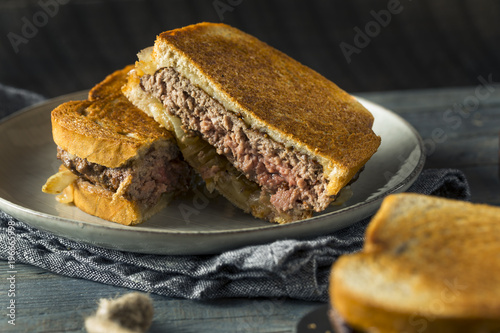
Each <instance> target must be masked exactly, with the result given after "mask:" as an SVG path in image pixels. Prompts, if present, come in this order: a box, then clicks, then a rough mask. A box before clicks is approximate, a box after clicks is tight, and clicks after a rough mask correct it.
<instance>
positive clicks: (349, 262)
mask: <svg viewBox="0 0 500 333" xmlns="http://www.w3.org/2000/svg"><path fill="white" fill-rule="evenodd" d="M498 272H500V208H499V207H494V206H489V205H484V204H472V203H468V202H463V201H458V200H450V199H443V198H437V197H432V196H425V195H420V194H413V193H403V194H396V195H391V196H388V197H387V198H385V199H384V201H383V203H382V206H381V207H380V209H379V211H378V212H377V213H376V215H375V216H374V217H373V219H372V221H371V222H370V225H369V226H368V229H367V230H366V239H365V244H364V247H363V250H362V251H361V252H358V253H355V254H351V255H345V256H342V257H341V258H339V259H338V260H337V262H336V263H335V264H334V265H333V269H332V272H331V276H330V286H329V294H330V300H331V305H332V310H331V319H332V321H333V323H334V324H335V325H336V331H338V332H354V331H355V332H387V333H390V332H394V333H399V332H407V333H417V332H419V333H422V332H423V333H435V332H439V333H441V332H450V333H454V332H456V333H461V332H468V333H475V332H477V333H479V332H499V331H500V275H499V274H498Z"/></svg>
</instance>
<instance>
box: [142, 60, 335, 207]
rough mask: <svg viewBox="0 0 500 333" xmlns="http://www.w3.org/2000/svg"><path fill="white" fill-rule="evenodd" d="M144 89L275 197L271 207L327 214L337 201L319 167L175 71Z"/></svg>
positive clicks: (163, 72)
mask: <svg viewBox="0 0 500 333" xmlns="http://www.w3.org/2000/svg"><path fill="white" fill-rule="evenodd" d="M141 87H142V88H143V89H144V91H146V92H148V93H149V94H151V95H153V96H154V97H156V98H158V99H159V100H161V101H162V103H163V104H164V105H165V106H166V108H167V110H168V112H170V113H171V114H173V115H175V116H177V117H179V118H180V119H181V121H182V124H183V128H184V130H186V131H193V132H195V133H196V134H198V135H200V136H201V137H202V138H203V139H204V140H206V141H207V142H208V143H210V144H211V145H212V146H214V147H215V148H216V150H217V153H218V154H221V155H224V156H226V157H227V158H228V160H229V161H230V162H231V163H232V164H233V165H234V166H235V167H236V168H237V169H238V170H240V171H241V172H242V174H243V175H245V176H246V177H247V178H248V179H250V180H252V181H254V182H256V183H258V184H259V185H260V186H261V187H262V188H263V190H265V191H268V192H269V193H271V203H272V204H273V205H274V206H275V207H276V208H277V209H278V210H282V211H287V210H291V209H293V208H297V207H300V208H301V209H304V210H308V209H309V210H310V209H313V210H315V211H322V210H323V209H325V208H326V207H327V206H328V204H329V203H330V202H331V201H332V200H333V198H332V197H330V196H328V195H327V194H326V180H325V178H324V176H323V167H322V166H321V165H320V164H319V163H318V162H316V161H314V160H312V159H310V158H309V157H308V156H307V155H304V154H301V153H299V152H297V151H294V150H293V149H292V148H286V147H285V146H284V145H283V144H281V143H278V142H276V141H273V140H272V139H270V138H269V137H268V135H267V134H265V133H261V132H259V131H257V130H254V129H251V128H250V127H249V126H248V125H247V124H246V123H245V122H244V121H243V120H242V119H241V117H239V116H238V115H236V114H235V113H233V112H229V111H227V110H226V109H225V108H224V106H222V105H221V104H220V103H219V102H217V101H216V100H215V99H213V98H212V97H211V96H209V95H208V94H207V93H205V92H204V91H203V90H202V89H200V88H198V87H196V86H194V85H193V84H191V82H190V81H189V80H188V79H187V78H185V77H183V76H181V75H180V74H179V73H178V72H176V71H175V70H174V69H173V68H163V69H160V70H158V71H157V72H156V73H155V74H154V75H144V76H143V77H142V79H141Z"/></svg>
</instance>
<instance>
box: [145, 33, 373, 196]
mask: <svg viewBox="0 0 500 333" xmlns="http://www.w3.org/2000/svg"><path fill="white" fill-rule="evenodd" d="M151 58H152V61H151V62H148V63H145V64H144V63H143V64H141V63H140V64H139V65H140V66H139V68H140V70H141V71H142V72H144V73H146V74H154V72H155V71H156V70H158V69H161V68H165V67H173V68H175V69H176V71H178V72H179V73H180V74H181V75H183V76H184V77H186V78H188V79H189V80H190V81H191V82H192V83H193V84H194V85H196V86H198V87H200V88H201V89H203V90H204V91H205V92H207V93H208V94H209V95H210V96H212V97H213V98H215V99H216V100H217V101H218V102H220V103H221V104H222V105H223V106H224V107H225V108H226V110H228V111H232V112H233V113H235V114H237V115H238V116H240V117H242V119H244V121H245V122H246V123H247V124H248V126H250V127H251V128H253V129H255V130H258V131H261V132H262V133H265V134H267V135H269V136H270V137H271V138H272V139H274V140H275V141H277V142H280V143H283V144H284V145H285V147H293V148H294V149H297V150H298V151H300V152H302V153H304V154H306V155H310V156H312V157H313V158H314V159H316V160H317V161H318V162H319V163H321V164H322V165H323V169H324V174H325V177H327V178H328V188H327V190H328V193H329V194H330V195H336V194H338V192H339V191H340V190H341V189H342V188H343V187H344V186H345V185H347V184H348V183H349V181H350V180H351V179H352V177H354V175H355V174H356V173H357V172H358V171H359V170H360V169H361V168H362V167H363V165H365V163H366V162H367V161H368V159H369V158H370V157H371V156H372V155H373V154H374V153H375V152H376V151H377V148H378V146H379V145H380V137H378V136H377V135H375V134H374V133H373V131H372V125H373V116H372V114H371V113H370V112H369V111H368V110H366V109H365V108H364V107H363V106H362V105H361V104H360V103H359V102H358V101H356V99H355V98H354V97H352V96H351V95H349V94H347V93H346V92H345V91H343V90H342V89H340V88H339V87H338V86H337V85H335V84H334V83H333V82H331V81H329V80H328V79H326V78H325V77H323V76H321V75H320V74H318V73H317V72H315V71H314V70H312V69H311V68H309V67H307V66H304V65H302V64H301V63H299V62H297V61H296V60H294V59H292V58H290V57H289V56H287V55H285V54H284V53H282V52H280V51H278V50H276V49H275V48H273V47H271V46H269V45H267V44H266V43H264V42H262V41H260V40H258V39H257V38H255V37H253V36H251V35H248V34H246V33H244V32H242V31H240V30H238V29H236V28H233V27H230V26H228V25H226V24H222V23H221V24H215V23H200V24H195V25H190V26H187V27H184V28H180V29H175V30H171V31H167V32H163V33H161V34H160V35H159V36H158V37H157V40H156V42H155V45H154V48H153V50H152V54H151Z"/></svg>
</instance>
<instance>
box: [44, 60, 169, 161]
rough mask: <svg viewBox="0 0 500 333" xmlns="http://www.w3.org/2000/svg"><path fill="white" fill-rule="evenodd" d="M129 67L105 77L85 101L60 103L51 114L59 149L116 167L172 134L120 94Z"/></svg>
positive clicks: (53, 132) (167, 138) (54, 136)
mask: <svg viewBox="0 0 500 333" xmlns="http://www.w3.org/2000/svg"><path fill="white" fill-rule="evenodd" d="M129 70H130V67H126V68H124V69H122V70H120V71H116V72H115V73H113V74H111V75H109V76H108V77H107V78H106V79H105V80H104V81H103V82H101V83H100V84H98V85H97V86H96V87H94V88H93V89H92V90H91V91H90V93H89V100H87V101H71V102H67V103H64V104H62V105H60V106H59V107H57V108H56V109H54V110H53V111H52V115H51V119H52V134H53V138H54V141H55V143H56V144H57V145H58V146H60V147H61V148H62V149H64V150H66V151H68V152H69V153H71V154H73V155H76V156H78V157H80V158H86V159H87V160H88V161H90V162H93V163H97V164H101V165H104V166H106V167H110V168H116V167H119V166H121V165H123V164H125V163H126V162H127V161H128V160H129V159H131V158H133V157H135V156H137V155H139V154H140V153H141V151H142V150H141V149H142V148H144V149H146V148H147V147H149V146H150V145H151V144H152V143H153V142H155V141H157V140H168V141H172V142H173V141H174V138H173V136H172V134H170V133H169V132H168V131H167V130H166V129H164V128H162V127H160V126H159V125H158V123H156V122H155V121H154V120H153V119H152V118H150V117H148V116H147V115H146V114H144V113H143V112H142V111H141V110H139V109H137V108H136V107H135V106H133V105H132V104H131V103H130V102H129V101H128V99H127V98H126V97H125V96H124V95H123V94H122V93H121V86H122V85H123V84H125V83H126V77H127V73H128V71H129Z"/></svg>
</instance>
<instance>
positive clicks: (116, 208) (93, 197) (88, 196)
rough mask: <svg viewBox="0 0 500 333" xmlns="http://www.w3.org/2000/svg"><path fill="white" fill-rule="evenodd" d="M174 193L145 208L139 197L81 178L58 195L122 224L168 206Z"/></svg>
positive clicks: (85, 210)
mask: <svg viewBox="0 0 500 333" xmlns="http://www.w3.org/2000/svg"><path fill="white" fill-rule="evenodd" d="M173 196H174V192H166V193H164V194H163V195H162V196H161V198H160V199H159V200H158V201H157V202H156V203H155V204H154V205H153V206H151V207H147V208H146V207H145V206H144V205H141V204H140V203H139V202H137V201H131V200H127V199H126V198H124V197H123V196H119V195H118V196H117V195H116V193H114V192H112V191H109V190H107V189H105V188H103V187H102V186H99V185H94V184H92V183H90V182H87V181H85V180H83V179H81V178H78V179H77V180H76V181H74V182H73V183H71V184H70V185H69V186H68V187H66V188H65V189H64V190H63V192H62V193H61V194H60V196H59V197H60V198H61V197H62V199H61V200H65V201H66V202H65V203H71V202H72V203H74V204H75V206H77V207H78V208H79V209H80V210H82V211H84V212H85V213H87V214H90V215H94V216H97V217H100V218H102V219H104V220H108V221H112V222H116V223H119V224H123V225H136V224H140V223H142V222H144V221H146V220H148V219H149V218H150V217H151V216H153V215H155V214H156V213H158V212H159V211H161V210H162V209H163V208H165V206H166V205H167V204H168V203H169V202H170V201H171V200H172V198H173ZM68 198H69V199H68Z"/></svg>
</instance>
